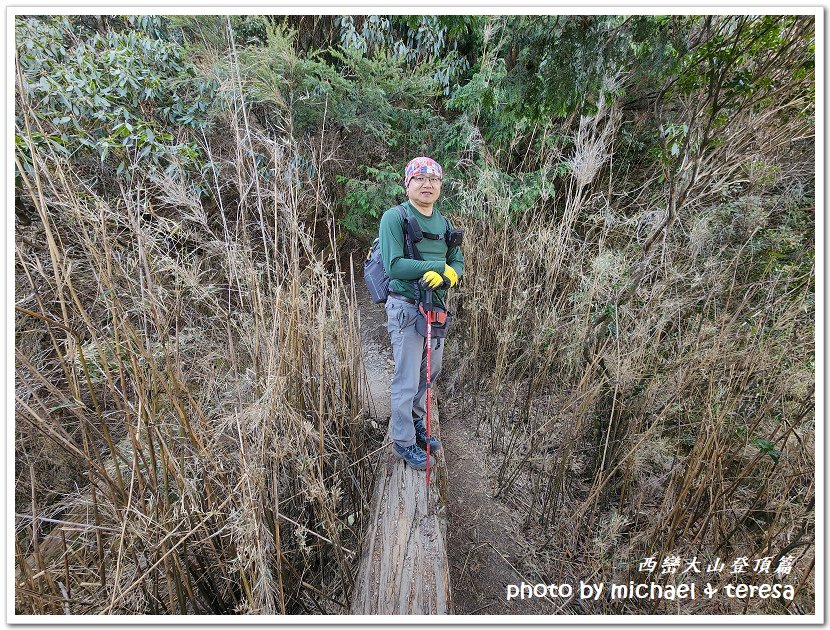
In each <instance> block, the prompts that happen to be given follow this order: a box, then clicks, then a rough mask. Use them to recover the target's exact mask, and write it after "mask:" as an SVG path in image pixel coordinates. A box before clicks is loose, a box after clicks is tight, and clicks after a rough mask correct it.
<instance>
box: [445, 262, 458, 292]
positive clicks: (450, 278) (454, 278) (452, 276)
mask: <svg viewBox="0 0 830 630" xmlns="http://www.w3.org/2000/svg"><path fill="white" fill-rule="evenodd" d="M444 279H445V280H446V281H447V284H449V285H450V286H451V287H454V286H455V285H456V284H458V274H457V273H455V269H453V268H452V267H450V266H449V265H444Z"/></svg>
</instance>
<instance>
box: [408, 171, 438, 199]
mask: <svg viewBox="0 0 830 630" xmlns="http://www.w3.org/2000/svg"><path fill="white" fill-rule="evenodd" d="M406 192H407V195H408V196H409V198H410V199H411V200H412V201H417V202H418V203H420V204H422V205H429V204H432V203H435V200H436V199H438V197H439V196H440V194H441V178H440V177H438V176H436V175H416V176H415V177H413V178H412V179H410V180H409V187H408V188H407V189H406Z"/></svg>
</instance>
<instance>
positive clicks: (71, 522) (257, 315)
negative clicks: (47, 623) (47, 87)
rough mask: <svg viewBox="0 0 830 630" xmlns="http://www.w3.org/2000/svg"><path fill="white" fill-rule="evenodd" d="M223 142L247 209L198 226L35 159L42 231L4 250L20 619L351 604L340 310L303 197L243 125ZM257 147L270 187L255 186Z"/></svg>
mask: <svg viewBox="0 0 830 630" xmlns="http://www.w3.org/2000/svg"><path fill="white" fill-rule="evenodd" d="M226 125H227V126H226V127H224V128H225V129H227V130H232V131H233V134H230V137H229V138H228V140H227V141H226V142H225V145H224V146H226V147H229V149H228V150H227V151H225V155H223V156H215V157H214V159H216V160H223V167H224V168H223V172H224V173H228V172H230V173H232V174H233V176H234V177H235V181H234V182H233V184H235V185H236V186H237V189H238V190H240V191H247V192H243V193H241V195H240V196H241V198H240V199H238V200H237V203H235V204H234V208H233V212H228V211H227V210H228V209H226V208H223V209H221V211H219V212H213V213H212V214H211V215H210V216H209V214H208V211H207V210H205V209H204V208H203V206H202V205H201V204H200V203H199V202H198V201H194V200H193V199H192V197H190V196H188V194H187V193H186V191H184V190H183V189H182V187H181V186H180V185H179V184H178V183H177V182H176V181H173V180H170V179H160V180H159V179H157V180H156V181H147V182H145V183H143V184H142V185H139V186H131V187H127V186H125V187H124V188H123V189H122V195H121V198H120V200H117V201H115V202H113V201H112V200H111V199H105V198H103V197H101V196H99V195H98V194H96V193H95V192H93V191H92V190H90V189H88V188H87V187H86V186H85V185H84V183H83V182H82V181H81V180H80V179H79V178H76V177H74V176H73V174H72V172H70V171H69V170H67V169H66V168H65V166H64V165H63V164H62V163H61V162H60V161H58V160H57V159H55V157H54V156H48V155H38V154H37V153H35V152H34V151H33V153H34V154H35V159H36V166H37V170H36V171H35V172H36V174H37V178H36V179H34V180H29V181H27V182H26V188H27V192H28V194H29V196H30V198H31V200H32V203H33V204H34V205H35V207H36V208H37V213H38V217H39V221H38V222H35V223H34V224H33V225H31V226H29V227H27V228H23V227H20V228H19V232H18V238H17V242H16V251H15V257H16V301H15V304H16V309H15V322H16V331H17V338H16V348H15V358H16V375H15V378H16V383H15V392H16V394H15V409H16V418H17V435H16V445H15V446H16V453H17V457H16V462H15V463H16V495H15V510H16V512H17V514H16V519H15V522H16V528H15V549H16V566H17V588H16V603H15V607H16V609H17V610H18V611H19V612H20V613H24V614H28V613H38V614H62V613H66V614H85V613H86V614H97V613H112V614H122V613H132V614H135V613H145V614H153V613H157V614H161V613H178V614H187V613H216V614H222V613H229V612H239V613H243V612H247V613H281V612H282V613H284V612H308V613H315V612H316V613H322V612H341V611H343V610H344V607H346V606H348V597H349V585H350V583H351V581H352V579H353V570H354V566H355V561H356V557H355V554H356V550H357V548H358V545H359V542H360V541H359V537H358V536H357V533H358V532H359V531H360V527H361V523H362V521H363V519H364V516H365V510H366V506H367V504H368V496H369V494H370V491H371V467H370V465H369V464H370V457H371V452H370V451H371V449H370V448H369V446H370V445H369V444H367V442H366V438H365V432H364V408H363V405H362V402H361V401H362V400H363V399H364V398H365V396H364V394H363V391H362V389H363V388H364V387H365V383H364V381H363V378H362V374H361V362H360V360H361V359H360V349H359V336H358V331H357V321H356V317H355V312H354V310H353V309H350V308H348V305H349V304H353V303H354V299H353V296H352V295H351V294H350V289H349V288H348V287H347V286H344V284H343V282H342V277H343V274H342V273H340V270H339V269H338V268H337V264H338V263H337V261H336V260H335V259H333V258H330V259H326V260H323V259H321V257H320V256H315V251H314V249H313V242H312V238H311V235H310V234H309V233H308V231H307V229H306V228H305V227H304V224H303V221H302V219H303V218H304V215H303V213H304V212H306V211H309V209H310V211H311V212H313V211H315V210H316V209H318V208H320V207H321V204H322V203H324V199H321V194H322V193H321V191H320V189H319V182H316V181H313V180H312V181H308V180H307V179H303V174H302V173H299V172H298V171H297V170H296V168H293V167H292V164H290V163H289V160H290V156H291V155H292V153H291V147H290V146H289V147H286V146H277V145H275V144H272V145H271V146H267V145H266V146H263V144H262V143H263V142H266V140H264V139H262V138H259V139H256V138H254V137H253V136H252V134H251V133H250V131H249V130H248V129H247V128H246V121H245V120H244V118H243V117H242V116H241V115H240V116H239V117H236V116H233V115H229V116H228V119H227V121H226ZM234 136H235V138H234ZM253 143H259V144H258V147H257V148H258V149H259V150H269V152H270V153H271V155H273V156H274V157H273V159H274V160H275V162H276V166H277V167H278V168H279V169H280V170H281V171H282V172H284V173H285V174H286V177H285V178H283V179H281V180H278V181H277V182H276V183H273V182H272V183H271V184H270V185H269V187H268V188H266V187H265V185H264V183H263V182H261V181H259V180H258V178H259V177H260V175H258V174H257V172H256V170H255V168H254V165H253V162H252V159H251V155H252V146H253ZM227 183H228V182H223V181H220V180H219V179H218V178H217V179H215V185H216V187H217V188H221V187H222V186H225V185H227ZM215 198H217V199H222V198H223V195H221V194H218V191H217V194H216V196H215ZM234 215H235V216H234ZM226 217H228V218H227V219H226ZM324 263H325V265H328V266H329V268H326V266H325V265H324Z"/></svg>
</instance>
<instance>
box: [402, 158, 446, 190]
mask: <svg viewBox="0 0 830 630" xmlns="http://www.w3.org/2000/svg"><path fill="white" fill-rule="evenodd" d="M404 173H405V176H406V181H405V182H404V188H408V187H409V180H410V179H412V178H413V177H415V176H416V175H436V176H438V177H443V175H444V169H442V168H441V165H440V164H439V163H438V162H436V161H435V160H433V159H432V158H429V157H423V156H421V157H416V158H414V159H412V160H410V162H409V164H407V165H406V170H405V171H404Z"/></svg>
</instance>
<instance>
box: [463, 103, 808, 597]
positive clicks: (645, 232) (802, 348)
mask: <svg viewBox="0 0 830 630" xmlns="http://www.w3.org/2000/svg"><path fill="white" fill-rule="evenodd" d="M675 105H677V104H675ZM686 105H687V107H689V110H688V112H689V115H690V116H692V117H693V116H694V109H695V108H697V107H699V103H695V102H690V103H687V104H686ZM803 106H804V103H802V102H795V101H793V102H787V103H781V104H780V106H776V107H774V108H772V109H770V110H764V111H763V112H762V113H760V114H759V113H758V112H750V111H746V112H743V113H741V114H739V115H737V116H736V117H735V119H734V122H733V124H731V125H730V128H729V130H728V133H729V136H728V137H726V138H724V139H723V143H722V144H721V145H720V148H716V149H715V150H710V151H707V152H706V153H705V154H704V155H700V154H695V153H694V148H693V145H694V143H693V142H692V143H689V145H688V146H687V147H686V149H685V150H687V152H688V153H687V156H685V157H686V159H685V160H684V161H683V162H682V164H681V166H680V167H679V168H678V169H677V170H676V171H674V176H673V178H672V177H671V176H669V177H665V176H664V177H662V178H661V177H660V172H659V171H657V170H655V171H651V172H642V173H636V174H634V175H632V174H631V173H626V172H624V171H617V170H615V169H614V168H612V166H613V162H614V147H615V146H616V144H617V136H618V133H619V125H620V122H621V118H620V116H619V114H618V113H617V112H616V111H615V109H614V107H615V106H612V107H611V109H610V110H607V111H606V110H600V111H599V112H598V113H597V115H596V116H595V117H594V118H584V117H583V119H582V120H581V121H579V122H578V123H575V124H574V127H573V128H572V133H573V136H574V139H575V141H574V147H575V148H574V151H573V153H572V154H570V155H569V156H565V157H566V159H569V160H570V164H571V172H572V176H571V179H570V182H569V184H568V187H567V190H566V191H565V192H564V193H563V194H562V195H560V196H559V197H558V198H556V199H555V203H554V204H552V205H554V206H555V207H556V210H555V211H554V212H550V211H549V208H550V207H551V205H550V204H549V205H546V206H545V207H540V208H539V211H538V212H534V213H527V214H525V215H524V216H523V217H520V218H518V219H517V220H514V221H511V220H510V219H509V218H508V217H505V216H504V215H503V214H502V213H500V212H498V211H492V212H491V213H490V214H489V215H488V216H487V217H485V219H484V220H481V219H480V218H479V217H477V216H469V217H466V218H465V217H460V218H459V219H458V222H459V223H461V224H462V225H463V227H464V228H465V229H466V234H465V248H464V255H465V265H466V268H467V270H468V272H467V274H466V276H465V280H464V283H463V284H462V287H461V289H460V292H459V294H458V297H457V301H456V307H457V308H459V310H461V311H462V313H463V319H464V322H465V327H464V333H463V336H462V338H461V339H460V341H459V342H458V343H459V344H460V345H461V348H460V349H459V352H460V355H461V356H464V357H466V360H465V361H464V362H462V364H461V368H460V370H459V373H458V374H457V375H456V376H455V381H454V382H455V384H456V393H457V394H458V396H459V399H460V404H461V408H462V413H463V414H464V415H465V417H467V418H468V419H471V420H472V421H473V422H474V423H475V424H476V426H477V427H478V430H479V434H480V435H481V436H482V439H484V440H486V441H488V442H489V445H490V448H491V450H490V457H492V458H493V461H494V463H495V464H496V466H497V468H498V483H499V492H498V494H499V496H500V497H501V498H502V499H503V500H505V501H508V502H509V503H512V504H513V505H515V506H516V507H517V508H519V510H520V511H521V512H523V513H524V515H525V525H526V527H527V528H528V531H529V532H530V533H531V534H532V537H533V539H534V540H535V541H536V548H535V549H534V550H533V551H532V552H529V553H528V555H527V557H526V558H525V559H524V561H525V563H526V566H529V567H534V568H535V569H536V571H537V577H539V579H540V581H544V582H563V581H571V583H574V582H576V581H578V580H580V579H585V580H587V579H592V580H595V581H598V580H601V579H604V580H606V581H611V580H616V581H617V582H618V583H628V581H629V580H631V579H633V580H635V581H636V582H640V581H649V580H651V579H657V580H660V581H666V580H668V581H671V580H674V579H675V578H676V577H677V576H674V575H660V571H659V569H658V572H657V574H655V575H653V576H651V577H648V576H646V574H643V573H640V572H638V565H639V562H640V560H641V559H643V558H646V557H649V556H653V557H656V558H657V559H658V562H659V561H660V560H661V559H662V558H665V557H667V556H671V555H677V556H680V557H681V558H685V559H691V558H693V557H697V558H698V559H699V561H701V562H702V563H703V567H706V564H707V563H708V562H710V561H712V560H714V558H716V557H720V558H721V559H722V560H724V561H726V562H727V566H728V567H730V568H731V565H730V564H729V563H730V562H731V561H733V560H734V559H736V558H740V557H747V558H750V559H751V560H754V559H759V558H765V557H766V558H768V559H770V560H771V562H772V566H773V570H774V569H775V567H776V566H777V563H778V561H779V560H780V558H781V557H782V556H785V555H790V556H793V557H794V558H795V569H794V570H793V572H792V573H791V574H790V575H788V576H784V577H783V579H784V582H785V583H788V584H793V585H795V587H796V597H795V600H794V601H792V602H790V601H785V600H783V599H781V600H760V599H757V598H755V599H749V600H746V601H742V600H729V599H727V598H724V597H715V598H714V599H711V600H710V599H708V598H702V599H699V600H697V601H695V602H689V603H684V604H683V605H682V606H681V608H682V612H684V613H736V612H737V613H739V612H754V613H795V612H812V611H813V610H814V609H815V591H814V586H813V569H814V561H815V560H814V559H815V546H814V531H815V530H814V518H815V513H814V498H815V415H814V401H815V399H814V394H815V382H814V363H813V360H814V358H813V357H814V355H813V351H814V327H815V315H814V304H813V301H814V290H815V287H814V285H815V276H814V265H813V263H812V258H811V256H810V254H809V251H810V250H811V247H812V242H813V235H812V229H811V228H809V227H808V228H794V227H793V225H807V226H809V225H811V224H812V222H813V214H812V213H813V212H814V210H813V207H812V204H813V202H812V200H811V198H810V197H809V196H808V195H807V194H805V192H804V191H805V190H810V187H811V186H812V182H813V178H814V172H813V166H812V151H811V150H810V144H809V141H808V142H807V143H806V146H805V142H804V138H808V137H809V133H810V132H809V121H808V120H805V119H804V118H798V117H789V118H788V121H789V122H787V123H786V124H782V123H781V118H780V117H779V116H778V114H780V112H781V109H782V108H784V107H788V108H790V111H792V110H793V108H799V107H803ZM674 113H675V115H677V116H678V117H679V118H680V119H682V116H683V114H684V112H683V111H680V112H677V111H675V112H674ZM629 124H631V123H630V121H629ZM566 131H567V130H560V132H563V133H564V132H566ZM692 133H695V130H694V129H693V130H692ZM799 147H804V149H805V150H804V152H803V155H804V156H805V157H804V159H800V158H799V157H798V156H799V151H800V149H799ZM681 157H684V156H681ZM537 159H538V162H537V165H539V166H541V167H544V166H545V164H547V163H549V162H550V163H556V162H557V161H561V160H562V159H563V157H562V156H561V155H559V154H554V153H550V154H547V155H540V156H538V157H537ZM680 161H681V160H678V163H680ZM471 170H475V169H472V168H471ZM479 170H480V172H478V173H477V174H475V175H474V177H473V179H475V181H476V182H477V186H475V187H469V188H467V189H462V190H461V191H460V195H461V197H462V198H463V200H464V203H462V204H461V205H462V206H464V207H467V208H482V207H486V208H491V209H498V208H508V207H509V206H510V194H511V193H510V191H509V190H508V189H506V188H503V187H500V186H499V185H498V178H496V177H493V176H492V175H491V174H490V173H488V167H479ZM661 182H662V183H661ZM725 190H729V191H731V195H727V194H725V193H724V191H725ZM776 239H779V240H777V241H776ZM780 239H783V241H786V239H794V241H792V242H791V245H792V243H795V242H797V243H798V245H797V246H796V247H804V248H806V250H807V253H806V256H802V257H801V262H800V263H798V262H796V263H792V262H791V263H789V264H787V265H782V264H777V261H778V258H779V254H776V253H775V252H776V251H778V252H780V251H784V250H786V246H785V244H784V243H783V242H782V240H780ZM450 380H452V379H450ZM658 566H659V565H658ZM685 566H686V564H685V563H684V565H683V567H685ZM683 567H681V569H682V568H683ZM740 577H741V579H743V580H750V579H753V580H757V581H758V582H759V583H760V582H762V581H765V580H766V581H769V576H764V575H761V576H757V577H752V576H740ZM691 579H695V580H697V581H698V582H700V583H701V585H700V586H699V588H702V585H703V584H704V583H705V582H706V581H709V582H711V583H712V584H713V586H719V585H722V584H725V583H727V582H729V581H730V580H732V581H734V580H735V579H736V577H735V575H733V574H732V573H730V569H729V568H727V570H726V571H724V572H723V573H721V574H715V575H704V574H701V575H695V574H693V576H692V577H689V576H685V577H684V580H686V581H689V580H691ZM779 579H781V576H779ZM580 606H581V611H582V612H585V613H609V612H616V613H620V612H639V613H659V612H671V611H673V610H674V611H675V612H676V610H677V609H676V606H675V607H674V608H672V603H671V602H665V601H660V600H655V601H650V602H636V601H631V602H625V603H616V604H613V605H612V604H609V603H607V602H605V603H596V604H591V603H588V602H582V603H580Z"/></svg>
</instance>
